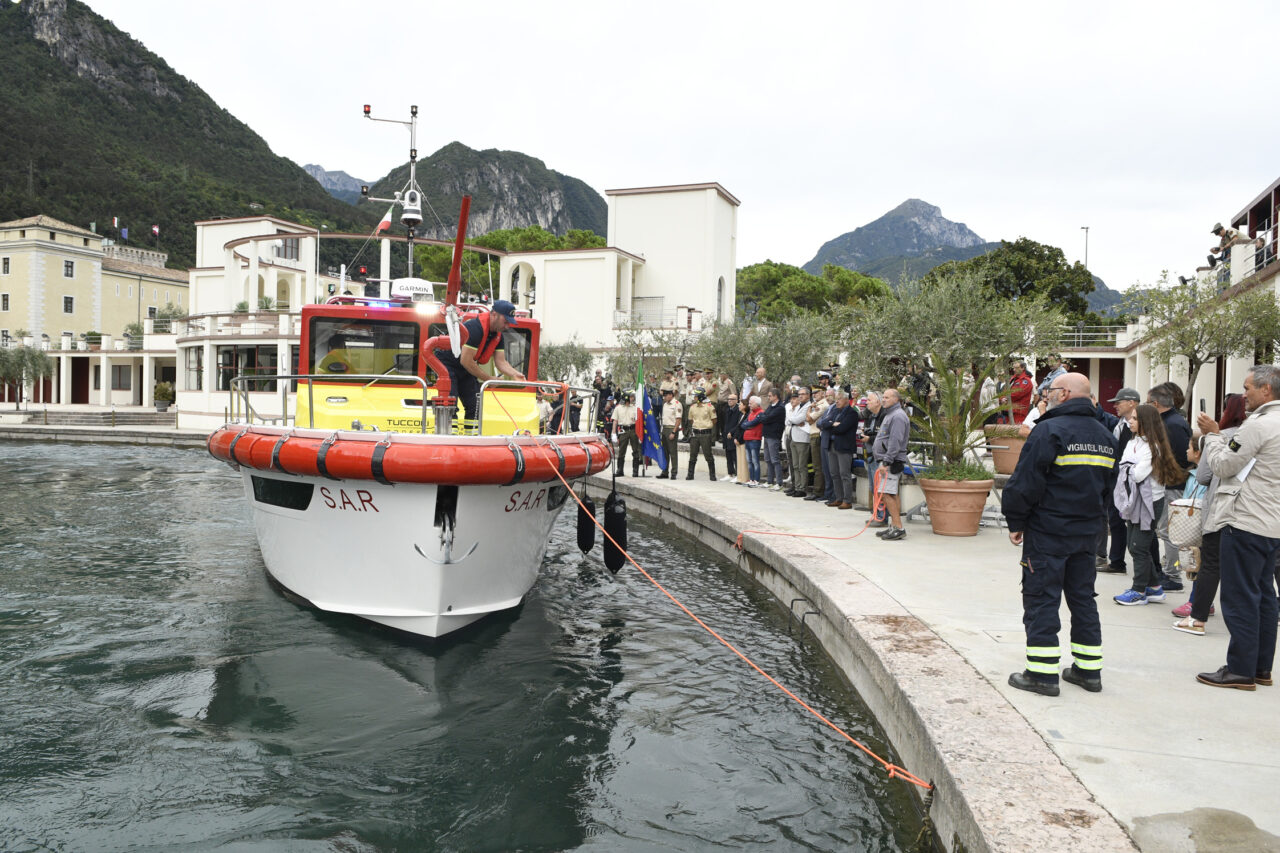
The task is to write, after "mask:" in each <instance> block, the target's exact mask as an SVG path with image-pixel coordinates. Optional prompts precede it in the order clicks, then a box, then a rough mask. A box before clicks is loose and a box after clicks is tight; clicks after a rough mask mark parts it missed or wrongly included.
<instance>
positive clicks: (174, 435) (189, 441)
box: [0, 421, 209, 447]
mask: <svg viewBox="0 0 1280 853" xmlns="http://www.w3.org/2000/svg"><path fill="white" fill-rule="evenodd" d="M208 437H209V432H208V430H191V429H177V428H176V427H159V426H115V427H112V426H81V425H76V424H58V425H54V424H49V425H47V426H46V425H44V424H25V423H5V422H3V421H0V442H3V441H5V440H10V441H52V442H75V441H88V442H96V443H98V444H159V445H165V446H168V447H204V446H205V439H207V438H208Z"/></svg>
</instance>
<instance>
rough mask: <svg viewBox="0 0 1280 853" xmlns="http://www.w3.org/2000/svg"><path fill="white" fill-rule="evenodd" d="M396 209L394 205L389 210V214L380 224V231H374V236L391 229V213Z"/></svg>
mask: <svg viewBox="0 0 1280 853" xmlns="http://www.w3.org/2000/svg"><path fill="white" fill-rule="evenodd" d="M395 209H396V206H395V205H394V204H393V205H391V206H390V207H388V208H387V212H386V214H385V215H384V216H383V217H382V221H381V222H379V223H378V230H377V231H374V232H373V233H374V234H381V233H382V232H383V231H387V230H389V229H390V228H391V213H392V212H393V211H394V210H395Z"/></svg>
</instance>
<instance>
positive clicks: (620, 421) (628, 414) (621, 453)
mask: <svg viewBox="0 0 1280 853" xmlns="http://www.w3.org/2000/svg"><path fill="white" fill-rule="evenodd" d="M639 414H640V413H639V410H638V409H637V408H636V395H635V392H634V391H628V392H627V393H626V394H623V395H622V405H620V406H618V407H617V408H615V409H614V410H613V428H614V431H615V434H616V436H617V439H618V471H617V475H618V476H619V477H621V476H622V466H623V463H624V462H626V460H627V448H628V447H630V448H631V476H632V477H638V476H640V437H639V436H637V435H636V418H637V417H639Z"/></svg>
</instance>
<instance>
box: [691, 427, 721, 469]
mask: <svg viewBox="0 0 1280 853" xmlns="http://www.w3.org/2000/svg"><path fill="white" fill-rule="evenodd" d="M714 441H715V435H714V433H713V431H712V430H709V429H708V430H696V429H695V430H694V431H693V437H692V438H690V439H689V473H693V469H694V468H696V467H697V465H698V454H699V453H701V454H702V456H703V458H704V459H706V460H707V468H709V469H710V470H712V471H715V469H716V460H715V457H713V456H712V455H711V445H712V443H713V442H714Z"/></svg>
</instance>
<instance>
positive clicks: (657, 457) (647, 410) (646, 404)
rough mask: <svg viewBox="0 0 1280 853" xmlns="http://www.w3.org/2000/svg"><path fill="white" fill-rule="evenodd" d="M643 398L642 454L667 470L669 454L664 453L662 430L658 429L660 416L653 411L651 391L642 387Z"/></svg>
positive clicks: (641, 405)
mask: <svg viewBox="0 0 1280 853" xmlns="http://www.w3.org/2000/svg"><path fill="white" fill-rule="evenodd" d="M640 395H641V397H642V400H641V403H640V407H641V409H642V410H643V411H644V435H643V436H642V437H641V439H640V448H641V452H643V453H644V455H645V457H646V458H648V459H652V460H653V461H654V462H657V463H658V467H659V468H661V469H662V470H664V471H665V470H666V469H667V454H666V453H664V452H663V451H662V430H661V429H659V428H658V416H657V415H656V414H655V413H654V410H653V400H651V399H650V398H649V389H648V388H646V387H645V386H644V385H641V386H640Z"/></svg>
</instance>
